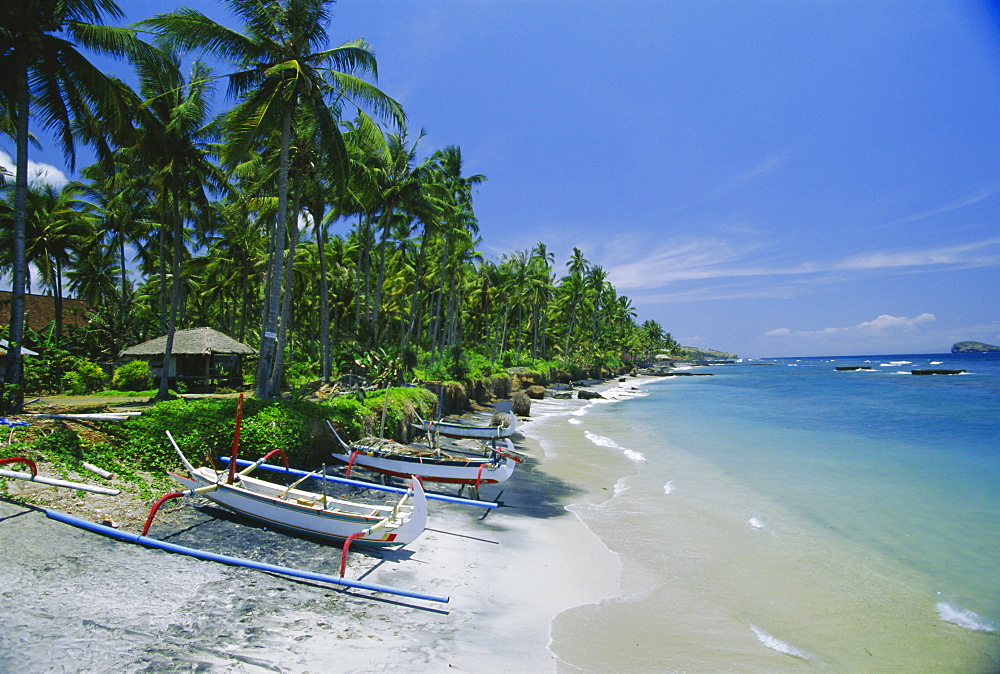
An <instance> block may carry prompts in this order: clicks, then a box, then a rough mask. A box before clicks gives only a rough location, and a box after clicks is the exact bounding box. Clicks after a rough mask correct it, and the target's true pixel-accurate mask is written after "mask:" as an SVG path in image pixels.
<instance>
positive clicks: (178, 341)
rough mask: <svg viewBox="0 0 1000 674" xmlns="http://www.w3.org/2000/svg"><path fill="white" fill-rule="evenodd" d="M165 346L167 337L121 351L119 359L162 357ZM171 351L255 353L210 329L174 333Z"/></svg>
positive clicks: (200, 353) (187, 352)
mask: <svg viewBox="0 0 1000 674" xmlns="http://www.w3.org/2000/svg"><path fill="white" fill-rule="evenodd" d="M166 346H167V336H166V335H164V336H162V337H157V338H156V339H151V340H149V341H148V342H143V343H142V344H136V345H135V346H130V347H128V348H127V349H122V352H121V353H120V354H119V357H121V358H126V357H129V356H133V357H135V356H156V355H160V356H162V355H163V349H165V348H166ZM171 351H172V352H173V353H174V355H184V356H207V355H210V354H225V355H238V356H256V355H257V352H256V351H254V350H253V349H251V348H250V347H249V346H247V345H246V344H243V343H241V342H237V341H236V340H235V339H233V338H232V337H230V336H229V335H224V334H222V333H221V332H219V331H218V330H213V329H212V328H191V329H190V330H177V331H175V332H174V345H173V348H172V349H171Z"/></svg>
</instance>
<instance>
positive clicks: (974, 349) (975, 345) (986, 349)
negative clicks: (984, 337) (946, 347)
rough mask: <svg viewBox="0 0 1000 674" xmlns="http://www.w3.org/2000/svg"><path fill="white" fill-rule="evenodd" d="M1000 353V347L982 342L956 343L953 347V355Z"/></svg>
mask: <svg viewBox="0 0 1000 674" xmlns="http://www.w3.org/2000/svg"><path fill="white" fill-rule="evenodd" d="M998 351H1000V346H995V345H993V344H984V343H982V342H955V343H954V344H952V346H951V352H952V353H995V352H998Z"/></svg>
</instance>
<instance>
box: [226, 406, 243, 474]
mask: <svg viewBox="0 0 1000 674" xmlns="http://www.w3.org/2000/svg"><path fill="white" fill-rule="evenodd" d="M242 425H243V393H242V392H241V393H240V400H239V402H238V403H236V430H234V431H233V454H232V462H231V463H230V464H229V484H232V483H233V482H234V481H235V480H236V455H237V454H238V453H239V451H240V426H242Z"/></svg>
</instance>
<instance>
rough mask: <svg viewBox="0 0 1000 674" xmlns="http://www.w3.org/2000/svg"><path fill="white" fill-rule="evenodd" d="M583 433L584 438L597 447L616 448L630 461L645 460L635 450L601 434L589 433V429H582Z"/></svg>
mask: <svg viewBox="0 0 1000 674" xmlns="http://www.w3.org/2000/svg"><path fill="white" fill-rule="evenodd" d="M583 435H584V437H585V438H587V439H588V440H590V441H591V442H592V443H594V444H595V445H597V446H598V447H608V448H609V449H617V450H618V451H620V452H621V453H622V454H624V455H625V458H627V459H629V460H630V461H635V462H636V463H639V462H641V461H645V460H646V457H645V456H643V455H642V453H640V452H637V451H635V450H633V449H628V448H627V447H622V446H621V445H619V444H618V443H617V442H615V441H614V440H612V439H611V438H606V437H604V436H603V435H597V434H596V433H591V432H590V431H584V432H583Z"/></svg>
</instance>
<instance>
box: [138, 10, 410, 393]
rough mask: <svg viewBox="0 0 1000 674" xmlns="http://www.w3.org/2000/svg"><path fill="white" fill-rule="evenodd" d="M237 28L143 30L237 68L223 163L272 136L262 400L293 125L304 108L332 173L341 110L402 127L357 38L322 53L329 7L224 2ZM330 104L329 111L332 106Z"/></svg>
mask: <svg viewBox="0 0 1000 674" xmlns="http://www.w3.org/2000/svg"><path fill="white" fill-rule="evenodd" d="M225 4H226V5H227V6H228V7H229V8H230V9H231V10H232V11H233V12H234V13H235V14H236V15H237V17H239V18H240V19H241V20H242V21H243V22H244V30H245V31H246V32H245V34H244V33H239V32H237V31H235V30H232V29H230V28H228V27H226V26H223V25H222V24H220V23H217V22H216V21H213V20H212V19H209V18H208V17H207V16H205V15H204V14H202V13H201V12H198V11H195V10H192V9H178V10H177V11H175V12H173V13H170V14H161V15H158V16H155V17H153V18H151V19H148V20H146V21H144V22H142V24H143V25H146V26H150V27H152V28H154V29H157V30H160V31H162V33H163V34H164V36H165V37H167V38H168V39H169V40H170V41H172V42H173V43H174V44H176V45H177V46H179V47H183V48H188V49H202V48H205V49H209V50H211V51H212V52H213V53H214V54H215V55H217V56H219V57H222V58H225V59H229V60H230V61H231V62H233V63H234V64H235V65H236V67H237V68H238V69H237V70H236V71H235V72H233V73H231V74H230V75H229V93H230V94H231V95H232V96H235V97H239V98H240V102H239V104H238V105H237V106H236V108H234V109H233V111H232V112H231V113H230V114H229V115H228V117H227V120H226V129H227V131H228V137H229V141H230V142H229V143H228V144H227V145H226V152H225V153H224V155H223V161H224V162H226V163H227V164H229V165H232V164H233V163H236V162H239V161H241V160H243V159H244V158H245V157H247V156H248V155H249V154H250V153H251V151H253V150H254V149H256V147H257V143H258V141H259V140H260V139H261V137H262V136H263V135H266V134H267V133H268V132H269V131H270V130H274V129H278V130H279V133H280V136H279V138H280V152H279V173H278V182H277V196H278V207H277V213H276V216H275V224H274V229H273V236H272V240H273V243H272V247H271V249H272V251H273V258H272V260H271V266H272V273H271V280H270V287H269V288H268V289H267V292H266V295H265V297H266V301H265V312H264V319H263V323H262V334H261V341H260V357H259V359H258V366H257V376H256V381H255V393H256V395H257V396H258V397H261V398H263V397H266V396H267V394H268V384H269V381H270V380H271V378H272V377H271V375H272V372H271V370H272V366H273V364H274V362H275V356H276V353H275V346H276V343H277V327H278V304H279V300H280V295H281V290H282V278H281V277H282V275H281V268H282V265H281V258H282V255H283V251H284V248H285V227H286V223H287V217H288V177H289V165H290V153H291V140H292V138H293V122H294V120H295V119H296V113H297V111H298V110H299V109H300V108H305V109H307V110H308V112H309V116H310V117H311V123H313V124H315V125H316V127H317V130H318V134H317V135H318V136H319V137H320V138H321V139H322V142H323V146H322V149H323V152H324V155H326V157H327V161H328V162H329V163H330V164H331V166H334V167H339V168H340V169H341V170H344V171H346V168H347V153H346V150H345V147H344V143H343V139H342V137H341V134H340V129H339V128H338V125H337V117H338V115H339V112H340V105H341V104H343V103H344V102H350V103H353V104H355V105H357V104H364V105H367V106H369V107H371V108H372V109H374V110H375V111H376V112H377V113H379V114H382V115H386V116H388V117H391V118H393V119H395V120H396V121H401V120H402V116H403V115H402V110H401V108H400V107H399V105H398V104H397V103H396V102H395V101H393V100H392V99H391V98H389V97H388V96H386V95H385V94H383V93H382V92H381V91H379V90H378V89H377V88H376V87H374V86H373V85H372V84H370V83H368V82H366V81H365V80H364V79H362V78H361V77H359V76H357V75H355V74H354V73H361V74H362V75H366V74H371V75H373V76H374V75H376V73H377V65H376V61H375V55H374V53H373V52H372V51H371V49H370V48H369V46H368V45H367V44H366V43H365V42H364V41H363V40H355V41H353V42H348V43H345V44H343V45H341V46H339V47H335V48H333V49H324V47H325V46H326V44H327V42H328V35H327V25H328V23H329V7H330V5H331V4H332V2H331V1H330V0H225ZM332 101H337V104H336V105H331V102H332Z"/></svg>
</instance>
